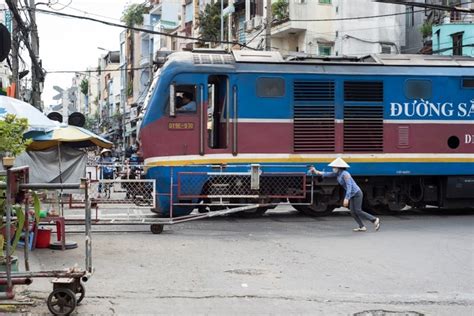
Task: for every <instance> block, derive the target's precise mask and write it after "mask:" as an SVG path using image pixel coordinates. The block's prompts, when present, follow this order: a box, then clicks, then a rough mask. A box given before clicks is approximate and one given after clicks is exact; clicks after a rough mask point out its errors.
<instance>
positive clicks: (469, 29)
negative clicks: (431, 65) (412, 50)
mask: <svg viewBox="0 0 474 316" xmlns="http://www.w3.org/2000/svg"><path fill="white" fill-rule="evenodd" d="M462 6H463V7H464V8H468V9H474V4H473V3H465V4H463V5H462ZM431 37H432V42H433V46H432V49H433V54H437V55H451V56H452V55H455V56H474V16H473V14H464V13H462V12H452V13H450V14H446V15H445V17H444V18H443V19H442V21H441V22H440V23H439V24H435V25H433V29H432V35H431Z"/></svg>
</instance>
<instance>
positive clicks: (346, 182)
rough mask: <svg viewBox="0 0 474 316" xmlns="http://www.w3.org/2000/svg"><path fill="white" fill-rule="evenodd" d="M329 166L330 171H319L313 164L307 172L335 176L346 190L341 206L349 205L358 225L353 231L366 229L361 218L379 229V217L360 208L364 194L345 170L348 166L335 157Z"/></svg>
mask: <svg viewBox="0 0 474 316" xmlns="http://www.w3.org/2000/svg"><path fill="white" fill-rule="evenodd" d="M329 167H332V172H323V171H319V170H316V168H315V167H314V166H311V167H310V169H309V172H310V173H312V174H316V175H318V176H322V177H323V178H329V177H336V178H337V182H338V183H339V184H340V185H341V186H342V187H343V188H344V190H346V194H345V196H344V203H343V206H344V207H346V208H347V207H350V211H351V215H352V217H354V219H355V221H356V222H357V224H358V225H359V227H358V228H354V229H353V230H354V231H355V232H365V231H366V230H367V228H366V227H365V225H364V223H363V222H362V219H361V218H365V219H367V220H369V221H371V222H372V223H373V224H374V226H375V230H379V228H380V219H379V218H378V217H375V216H373V215H371V214H369V213H366V212H364V211H363V210H362V200H363V198H364V194H363V193H362V190H361V189H360V188H359V186H358V185H357V183H356V182H355V181H354V179H353V178H352V176H351V174H350V173H349V172H348V171H347V169H348V168H350V166H349V165H348V164H347V163H346V162H345V161H344V160H343V159H342V158H337V159H335V160H334V161H333V162H331V163H330V164H329Z"/></svg>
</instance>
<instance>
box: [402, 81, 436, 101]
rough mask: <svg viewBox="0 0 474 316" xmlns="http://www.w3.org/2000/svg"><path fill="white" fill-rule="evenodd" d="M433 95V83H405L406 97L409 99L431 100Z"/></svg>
mask: <svg viewBox="0 0 474 316" xmlns="http://www.w3.org/2000/svg"><path fill="white" fill-rule="evenodd" d="M431 94H432V87H431V81H428V80H407V81H406V82H405V96H406V97H407V98H408V99H429V98H431Z"/></svg>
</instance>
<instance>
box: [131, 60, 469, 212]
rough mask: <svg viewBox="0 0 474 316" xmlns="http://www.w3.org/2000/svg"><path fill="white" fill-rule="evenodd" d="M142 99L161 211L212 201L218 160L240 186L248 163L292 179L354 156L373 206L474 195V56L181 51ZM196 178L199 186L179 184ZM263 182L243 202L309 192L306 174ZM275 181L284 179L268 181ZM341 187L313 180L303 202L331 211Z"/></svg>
mask: <svg viewBox="0 0 474 316" xmlns="http://www.w3.org/2000/svg"><path fill="white" fill-rule="evenodd" d="M145 108H146V112H145V116H144V119H143V123H142V126H141V129H140V134H139V137H140V141H141V143H142V151H143V155H144V158H145V165H146V168H147V177H148V178H151V179H156V180H157V196H158V201H157V202H158V203H157V204H158V206H157V209H156V210H155V212H158V213H161V214H163V215H168V213H169V210H170V204H173V205H174V206H175V207H173V209H174V214H181V215H183V214H188V213H189V212H191V211H192V209H193V208H194V207H195V206H193V205H198V204H199V203H204V202H207V203H211V204H212V198H210V196H211V195H212V194H211V192H212V188H210V186H212V185H215V183H211V184H210V183H209V182H208V180H206V179H209V175H212V174H213V173H212V172H213V171H215V168H216V166H220V167H219V168H220V170H221V171H222V170H224V171H229V173H228V174H227V177H226V179H231V180H228V181H227V180H226V181H227V183H226V185H227V186H235V185H242V181H241V180H242V179H243V178H239V177H240V176H241V175H243V174H246V173H248V172H249V165H250V164H258V165H260V166H261V167H262V170H264V171H263V172H264V173H265V172H267V175H270V174H271V177H272V179H273V180H275V179H276V180H278V178H279V179H280V180H281V179H284V180H285V177H292V174H294V173H293V172H294V171H295V170H298V172H300V174H304V173H305V172H306V170H307V166H308V165H316V166H317V167H318V168H319V169H323V168H324V166H325V165H326V164H327V163H328V162H329V161H331V160H333V159H334V158H335V157H337V156H339V157H343V158H344V159H345V160H346V161H348V162H349V163H350V164H351V173H352V174H353V176H355V177H356V178H358V179H357V181H358V183H360V184H361V187H362V189H363V190H364V193H365V194H364V195H365V197H366V200H367V201H366V203H367V204H368V206H369V207H380V208H388V209H392V210H399V209H401V208H403V207H404V206H405V205H410V206H415V207H423V206H424V205H436V206H440V207H472V206H473V205H474V58H467V57H442V56H425V55H374V56H367V57H363V58H301V57H299V58H293V59H283V58H282V57H281V55H280V54H279V53H277V52H255V51H234V52H233V53H223V52H212V51H199V52H179V53H174V54H171V55H170V56H169V57H168V60H167V62H166V63H165V64H164V66H163V67H162V68H161V69H160V71H159V73H158V75H157V77H156V78H155V80H154V82H153V86H152V89H151V90H150V92H149V95H148V97H147V101H146V104H145ZM227 166H233V167H232V168H230V167H229V168H227ZM226 168H227V169H226ZM260 172H262V171H260ZM191 175H193V177H194V178H192V179H191V178H190V177H191ZM186 177H187V178H186ZM303 178H304V177H303ZM188 180H189V181H191V182H193V181H194V182H193V183H194V185H195V186H198V188H194V191H196V190H197V191H199V192H194V193H193V194H189V192H188V194H186V193H185V192H183V190H184V189H183V187H184V186H186V185H187V183H189V181H188ZM263 180H265V179H263ZM303 181H307V182H308V183H309V181H310V179H303ZM278 183H279V184H278ZM291 183H294V187H293V188H288V186H290V187H291V186H292V185H291ZM217 185H219V186H221V187H222V186H223V185H224V183H223V181H220V182H219V183H218V184H217ZM259 185H260V186H259V188H258V189H259V190H260V191H258V190H257V191H252V192H251V194H247V195H245V198H244V199H243V200H242V198H241V199H239V201H240V202H242V201H244V202H245V203H253V202H255V201H260V203H262V202H261V201H262V199H264V200H265V203H267V204H268V205H272V204H273V205H274V204H277V203H278V202H281V201H283V200H285V201H295V199H294V198H295V197H297V196H299V195H298V194H301V181H300V180H294V181H293V180H292V181H288V179H286V180H285V181H262V182H261V183H260V184H259ZM276 185H280V186H286V188H270V187H265V186H276ZM303 186H304V185H303ZM306 187H307V185H306ZM275 190H276V191H278V192H279V193H277V194H273V195H272V194H269V193H268V192H274V191H275ZM229 192H231V190H230V191H229ZM309 192H311V196H309ZM339 194H340V192H339V189H338V188H337V186H336V185H335V183H332V182H326V181H323V182H318V181H316V182H314V184H313V185H312V188H311V190H306V191H304V195H303V197H301V196H300V198H298V199H296V200H297V201H298V202H302V201H306V202H307V205H296V208H297V209H299V210H301V211H303V212H306V213H308V214H324V213H326V212H328V211H330V210H332V209H333V207H334V206H337V205H339V204H340V197H339ZM292 198H293V199H292ZM171 201H173V203H170V202H171ZM220 201H221V202H222V199H220ZM295 204H296V203H295ZM211 209H212V207H211ZM216 209H218V207H216Z"/></svg>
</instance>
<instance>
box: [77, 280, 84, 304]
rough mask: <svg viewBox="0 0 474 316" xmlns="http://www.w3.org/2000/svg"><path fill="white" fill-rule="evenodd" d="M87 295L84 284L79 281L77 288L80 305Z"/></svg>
mask: <svg viewBox="0 0 474 316" xmlns="http://www.w3.org/2000/svg"><path fill="white" fill-rule="evenodd" d="M85 296H86V288H85V287H84V284H82V283H79V285H78V286H77V289H76V302H77V304H78V305H79V303H80V302H82V300H83V299H84V297H85Z"/></svg>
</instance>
